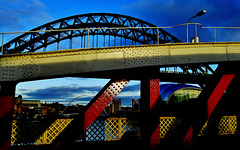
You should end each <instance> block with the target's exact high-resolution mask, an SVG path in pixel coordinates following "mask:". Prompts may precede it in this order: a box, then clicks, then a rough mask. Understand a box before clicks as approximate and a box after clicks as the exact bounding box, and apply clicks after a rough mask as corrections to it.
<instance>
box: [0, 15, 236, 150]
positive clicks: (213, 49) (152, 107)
mask: <svg viewBox="0 0 240 150" xmlns="http://www.w3.org/2000/svg"><path fill="white" fill-rule="evenodd" d="M103 27H108V28H105V29H102V28H103ZM109 27H154V25H152V24H150V23H147V22H145V21H142V20H140V19H136V18H133V17H129V16H124V15H117V14H103V13H100V14H84V15H77V16H72V17H68V18H63V19H60V20H56V21H53V22H51V23H47V24H45V25H42V26H40V27H38V28H35V29H33V30H32V31H40V30H56V31H55V32H49V31H41V32H28V33H24V34H23V35H21V36H19V37H17V38H15V39H13V40H12V41H10V42H8V43H6V44H5V45H4V52H5V54H6V55H2V56H0V86H1V88H0V110H1V111H0V122H1V125H2V128H1V130H0V132H1V135H4V136H1V137H0V149H8V147H9V145H10V132H11V123H12V113H13V101H14V96H15V88H16V84H17V83H19V82H23V81H29V80H39V79H48V78H57V77H66V76H67V77H69V76H78V77H94V78H109V79H111V80H110V81H109V82H108V83H107V84H106V85H105V86H104V87H103V88H102V89H101V91H99V93H98V94H97V95H96V96H95V97H94V98H93V99H92V100H91V101H90V102H89V104H88V105H87V106H86V107H85V109H84V110H83V111H82V113H80V114H79V115H78V116H77V117H75V118H74V119H73V120H72V121H71V122H70V123H69V125H68V126H67V127H66V129H65V130H64V131H63V132H61V133H60V135H59V136H58V137H57V138H56V139H55V140H54V141H53V142H52V143H51V145H50V146H47V148H49V149H67V148H68V147H69V146H71V145H72V144H73V143H74V141H75V140H76V138H77V137H79V136H81V135H84V134H85V132H86V130H87V129H88V127H89V126H90V125H91V124H92V123H93V122H94V121H95V120H96V118H97V117H98V116H99V115H100V114H101V112H102V111H103V110H104V109H105V108H106V107H107V106H108V105H109V104H110V103H111V102H112V100H113V99H114V98H115V97H116V96H117V95H118V94H119V93H120V92H121V90H122V89H123V88H124V87H125V86H126V85H127V84H128V82H129V81H130V80H134V79H136V80H140V81H141V105H140V106H141V111H140V120H139V121H140V124H141V126H140V128H141V140H140V142H139V141H138V144H140V146H141V145H143V146H144V148H152V149H158V148H160V147H161V144H162V143H161V142H162V141H163V143H164V142H165V144H166V143H167V144H166V145H167V146H171V145H172V144H176V145H177V146H180V147H189V146H191V145H192V144H195V146H196V145H197V146H199V145H201V144H202V143H201V141H205V144H206V143H207V144H209V142H206V141H207V140H209V139H210V140H211V139H212V138H215V139H218V136H217V135H216V133H217V132H216V128H217V127H216V124H217V123H218V122H219V120H220V119H221V117H222V115H223V114H226V115H229V114H230V115H234V116H237V117H238V118H239V111H238V110H237V103H236V101H235V100H234V97H237V95H238V90H237V88H236V87H238V85H239V83H240V80H239V77H240V72H239V71H238V70H239V69H236V68H238V66H239V60H240V43H239V42H226V43H195V44H194V43H178V42H180V40H178V39H177V38H176V37H174V36H172V35H171V34H169V33H167V32H166V31H164V30H162V29H159V28H154V29H153V28H139V29H121V30H120V29H118V28H115V29H111V28H109ZM78 28H87V30H81V29H79V30H70V31H67V30H62V29H78ZM97 28H101V29H98V30H96V29H97ZM59 29H61V31H58V30H59ZM99 35H102V36H103V37H102V38H103V41H104V42H103V43H104V44H103V45H105V44H106V43H105V36H109V43H111V42H113V43H114V44H113V46H115V47H108V48H106V47H104V48H97V47H99V41H98V40H99V39H98V36H99ZM89 36H92V43H93V44H92V47H90V46H89V41H88V43H87V44H86V42H85V40H86V37H87V38H89ZM110 36H112V37H113V40H111V39H110ZM76 37H80V41H82V42H84V43H80V45H81V46H80V47H79V48H76V49H68V50H57V51H49V52H35V51H38V50H39V49H40V48H46V47H48V46H49V45H51V44H53V43H57V44H59V43H60V42H61V41H63V40H66V39H68V40H69V41H70V43H71V42H72V39H73V38H76ZM116 37H120V42H117V41H116V40H117V38H116ZM126 40H130V41H133V43H134V42H135V43H137V44H136V45H134V46H127V45H126V44H125V46H123V45H124V44H123V43H124V42H125V41H126ZM94 42H96V43H95V44H94ZM117 43H118V44H120V45H117ZM125 43H126V42H125ZM164 43H169V44H164ZM85 44H86V45H88V48H86V47H85V46H83V45H85ZM139 44H148V45H139ZM109 45H111V44H109ZM82 46H83V47H82ZM71 47H72V46H70V48H71ZM25 52H27V53H25ZM34 52H35V53H34ZM209 64H218V68H217V69H216V71H214V69H212V68H211V67H209ZM162 67H180V68H181V69H182V70H183V72H182V73H181V74H178V73H175V74H174V73H168V72H161V71H160V68H162ZM203 67H205V68H206V70H207V71H210V72H212V74H210V75H208V74H207V73H205V70H204V69H203ZM189 70H191V72H192V73H191V74H190V73H188V71H189ZM160 80H161V81H171V82H179V83H183V82H184V83H197V84H204V85H205V86H204V89H203V91H202V93H201V94H200V96H199V98H198V99H197V100H195V101H194V103H188V104H187V106H184V107H183V108H186V109H184V110H181V108H182V107H181V106H179V107H174V108H176V109H171V107H167V109H166V111H165V112H164V113H163V114H162V106H161V100H160V95H159V93H160V92H159V88H160ZM232 105H233V106H232ZM159 108H161V109H159ZM178 110H179V112H181V115H179V112H178V115H179V116H177V117H180V118H181V119H182V121H181V124H180V125H179V128H178V129H177V130H176V133H175V135H174V136H172V137H171V138H169V139H168V140H165V141H164V139H162V137H161V136H160V130H161V129H160V128H161V127H160V124H159V117H160V116H163V115H166V116H169V115H172V114H173V112H177V111H178ZM164 117H165V116H164ZM207 131H209V132H207ZM205 132H207V133H205ZM205 134H206V135H207V136H206V137H204V138H203V139H202V138H199V137H201V136H203V135H205ZM216 137H217V138H216ZM234 137H237V138H239V132H236V134H235V135H234ZM224 140H225V139H224ZM125 143H128V142H125ZM118 144H121V142H120V143H118ZM207 144H206V145H207ZM213 145H214V144H213ZM105 146H106V145H105ZM140 146H139V147H140ZM234 146H235V145H234ZM44 148H45V147H43V149H44Z"/></svg>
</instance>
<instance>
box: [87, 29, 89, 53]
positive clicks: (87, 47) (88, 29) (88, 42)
mask: <svg viewBox="0 0 240 150" xmlns="http://www.w3.org/2000/svg"><path fill="white" fill-rule="evenodd" d="M87 31H88V32H87V33H88V40H87V48H89V28H88V29H87Z"/></svg>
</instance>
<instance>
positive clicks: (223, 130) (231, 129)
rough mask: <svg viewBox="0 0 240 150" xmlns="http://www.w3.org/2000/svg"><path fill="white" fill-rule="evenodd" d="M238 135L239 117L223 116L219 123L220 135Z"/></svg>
mask: <svg viewBox="0 0 240 150" xmlns="http://www.w3.org/2000/svg"><path fill="white" fill-rule="evenodd" d="M236 133H237V116H223V117H222V119H221V120H220V121H219V125H218V135H230V134H236Z"/></svg>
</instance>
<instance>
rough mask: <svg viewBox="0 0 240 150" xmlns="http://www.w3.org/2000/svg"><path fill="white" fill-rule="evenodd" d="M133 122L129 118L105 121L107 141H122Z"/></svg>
mask: <svg viewBox="0 0 240 150" xmlns="http://www.w3.org/2000/svg"><path fill="white" fill-rule="evenodd" d="M132 123H133V122H132V121H131V120H129V119H127V118H108V119H106V120H105V132H104V133H105V141H116V140H120V139H121V137H122V136H123V134H124V133H125V132H126V131H127V130H128V129H129V128H130V125H131V124H132Z"/></svg>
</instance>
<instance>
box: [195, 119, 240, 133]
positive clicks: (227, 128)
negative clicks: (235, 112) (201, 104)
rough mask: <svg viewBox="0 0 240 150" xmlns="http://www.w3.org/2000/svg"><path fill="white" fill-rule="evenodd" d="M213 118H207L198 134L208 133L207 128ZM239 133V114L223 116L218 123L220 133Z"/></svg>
mask: <svg viewBox="0 0 240 150" xmlns="http://www.w3.org/2000/svg"><path fill="white" fill-rule="evenodd" d="M210 122H211V120H207V121H206V123H205V124H204V126H203V127H202V129H201V130H200V132H199V134H198V136H204V135H205V134H207V128H208V126H209V124H211V123H210ZM236 133H237V116H223V117H222V118H221V120H220V121H219V123H218V135H229V134H236Z"/></svg>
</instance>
